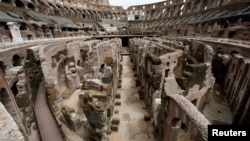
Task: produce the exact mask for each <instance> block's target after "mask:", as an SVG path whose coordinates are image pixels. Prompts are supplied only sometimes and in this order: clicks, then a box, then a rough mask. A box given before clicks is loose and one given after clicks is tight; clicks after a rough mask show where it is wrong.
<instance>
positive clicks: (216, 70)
mask: <svg viewBox="0 0 250 141" xmlns="http://www.w3.org/2000/svg"><path fill="white" fill-rule="evenodd" d="M226 71H227V70H226V65H225V64H223V62H222V60H220V58H215V59H213V61H212V73H213V74H214V77H215V78H216V80H215V82H216V83H219V84H222V83H223V80H224V76H225V72H226Z"/></svg>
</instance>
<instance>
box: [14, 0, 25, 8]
mask: <svg viewBox="0 0 250 141" xmlns="http://www.w3.org/2000/svg"><path fill="white" fill-rule="evenodd" d="M15 4H16V7H24V4H23V2H22V1H20V0H16V2H15Z"/></svg>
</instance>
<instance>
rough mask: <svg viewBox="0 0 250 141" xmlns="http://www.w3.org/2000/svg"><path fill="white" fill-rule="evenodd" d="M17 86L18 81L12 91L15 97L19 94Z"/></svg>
mask: <svg viewBox="0 0 250 141" xmlns="http://www.w3.org/2000/svg"><path fill="white" fill-rule="evenodd" d="M16 84H17V81H16V82H15V83H14V84H13V85H12V87H11V91H12V93H13V95H14V96H16V95H17V94H18V89H17V86H16Z"/></svg>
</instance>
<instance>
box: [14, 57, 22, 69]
mask: <svg viewBox="0 0 250 141" xmlns="http://www.w3.org/2000/svg"><path fill="white" fill-rule="evenodd" d="M21 61H22V59H21V57H20V56H19V55H17V54H15V55H14V56H13V57H12V65H13V66H14V67H15V66H21V65H22V64H21Z"/></svg>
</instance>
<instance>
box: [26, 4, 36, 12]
mask: <svg viewBox="0 0 250 141" xmlns="http://www.w3.org/2000/svg"><path fill="white" fill-rule="evenodd" d="M27 6H28V9H31V10H35V6H34V5H33V4H32V3H28V5H27Z"/></svg>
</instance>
